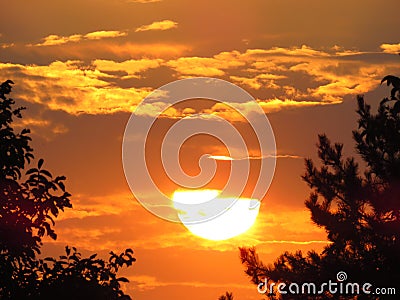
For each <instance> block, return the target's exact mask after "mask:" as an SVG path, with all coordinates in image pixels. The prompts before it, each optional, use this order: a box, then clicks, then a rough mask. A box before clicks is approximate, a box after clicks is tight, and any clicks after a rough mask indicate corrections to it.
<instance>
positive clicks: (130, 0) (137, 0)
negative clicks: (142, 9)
mask: <svg viewBox="0 0 400 300" xmlns="http://www.w3.org/2000/svg"><path fill="white" fill-rule="evenodd" d="M161 1H162V0H125V2H128V3H154V2H161Z"/></svg>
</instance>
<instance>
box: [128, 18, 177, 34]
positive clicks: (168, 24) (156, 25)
mask: <svg viewBox="0 0 400 300" xmlns="http://www.w3.org/2000/svg"><path fill="white" fill-rule="evenodd" d="M177 27H178V23H177V22H174V21H171V20H163V21H157V22H153V23H151V24H149V25H142V26H140V27H138V28H136V30H135V32H140V31H149V30H168V29H172V28H177Z"/></svg>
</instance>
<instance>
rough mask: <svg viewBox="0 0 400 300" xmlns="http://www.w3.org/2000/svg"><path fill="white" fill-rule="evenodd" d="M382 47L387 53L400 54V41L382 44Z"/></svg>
mask: <svg viewBox="0 0 400 300" xmlns="http://www.w3.org/2000/svg"><path fill="white" fill-rule="evenodd" d="M380 48H381V49H382V50H383V52H385V53H391V54H400V43H398V44H382V45H381V46H380Z"/></svg>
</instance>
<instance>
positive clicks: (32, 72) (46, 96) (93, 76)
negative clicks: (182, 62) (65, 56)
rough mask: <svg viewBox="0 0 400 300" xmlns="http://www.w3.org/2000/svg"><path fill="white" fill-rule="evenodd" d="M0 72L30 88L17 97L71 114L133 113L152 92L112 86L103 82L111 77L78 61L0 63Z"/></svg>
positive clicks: (146, 89) (143, 88)
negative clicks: (45, 64) (29, 63)
mask: <svg viewBox="0 0 400 300" xmlns="http://www.w3.org/2000/svg"><path fill="white" fill-rule="evenodd" d="M16 69H18V71H16ZM0 70H1V71H2V72H4V74H8V77H9V78H15V81H17V80H18V78H20V77H23V78H24V79H23V82H24V86H28V87H29V89H27V90H22V91H21V92H20V93H19V97H20V98H22V99H24V100H26V101H27V102H34V103H40V104H42V105H45V106H46V107H48V108H49V109H52V110H63V111H65V112H67V113H69V114H73V115H77V114H81V113H86V114H107V113H115V112H119V111H133V110H134V108H135V107H136V105H137V104H138V103H140V102H141V101H142V99H143V98H145V97H146V96H147V95H148V94H149V92H150V91H151V89H150V88H146V87H142V88H133V87H132V88H121V87H118V86H114V85H112V84H110V83H108V82H106V81H104V78H109V77H111V76H110V75H108V74H106V73H102V72H100V71H99V70H96V69H94V70H93V69H91V68H86V67H84V66H82V65H81V62H79V61H67V62H60V61H56V62H53V63H51V64H50V65H48V66H37V65H18V64H0ZM100 78H101V79H100ZM43 82H46V85H45V86H44V85H43Z"/></svg>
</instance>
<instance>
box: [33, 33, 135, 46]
mask: <svg viewBox="0 0 400 300" xmlns="http://www.w3.org/2000/svg"><path fill="white" fill-rule="evenodd" d="M126 35H127V32H124V31H117V30H100V31H93V32H89V33H87V34H85V35H82V34H73V35H69V36H60V35H56V34H51V35H48V36H46V37H45V38H43V39H42V42H41V43H39V44H35V46H57V45H63V44H66V43H76V42H79V41H82V40H100V39H105V38H116V37H121V36H126Z"/></svg>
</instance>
